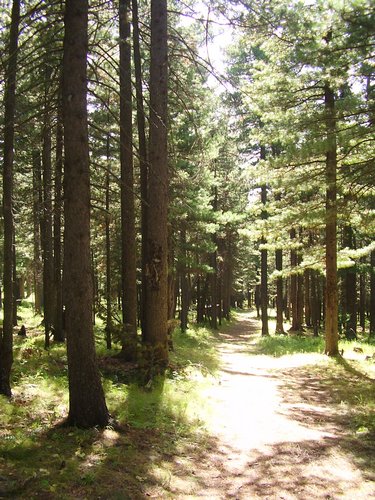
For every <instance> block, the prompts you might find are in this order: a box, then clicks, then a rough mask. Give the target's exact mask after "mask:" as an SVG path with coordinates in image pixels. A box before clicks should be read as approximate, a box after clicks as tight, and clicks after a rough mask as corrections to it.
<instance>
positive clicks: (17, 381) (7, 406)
mask: <svg viewBox="0 0 375 500" xmlns="http://www.w3.org/2000/svg"><path fill="white" fill-rule="evenodd" d="M33 328H34V329H29V330H28V331H29V337H28V338H26V339H22V338H18V337H17V338H15V366H14V380H13V384H14V398H13V400H12V401H11V402H9V401H7V400H6V399H4V398H2V399H1V400H0V412H1V418H2V421H1V425H0V498H7V497H8V498H45V499H48V498H51V499H52V498H61V499H72V498H90V499H91V498H97V499H99V498H103V499H126V498H130V499H142V498H201V497H203V498H217V499H221V498H223V499H224V498H239V499H240V498H243V499H248V498H275V499H276V498H277V499H281V498H285V499H299V498H300V499H304V498H347V499H349V498H350V499H352V498H354V497H356V498H364V499H365V498H372V497H373V496H374V495H375V477H374V469H375V468H374V463H373V457H374V456H375V453H374V452H375V448H374V441H375V440H374V436H375V432H374V431H375V417H374V414H375V412H374V409H375V393H374V392H375V391H374V379H375V372H374V365H375V363H374V361H373V358H372V356H373V353H374V350H375V349H374V346H372V345H370V344H367V343H365V342H357V343H343V344H342V346H341V348H342V349H344V355H343V358H340V359H338V360H335V359H329V358H327V357H326V356H324V355H323V354H322V350H323V347H322V343H321V340H319V339H318V340H316V339H313V338H310V337H309V336H308V335H305V336H304V337H296V336H293V337H284V336H280V337H279V336H278V337H271V338H267V339H262V338H261V337H260V335H259V322H258V321H257V320H256V318H254V316H253V314H250V313H247V312H244V313H240V314H237V318H236V320H235V321H233V322H232V323H231V324H229V325H226V326H225V327H224V328H223V329H222V330H221V331H220V332H219V333H216V334H215V333H213V332H211V331H209V330H208V329H206V328H203V327H201V328H190V329H189V330H188V332H187V333H186V334H182V333H180V332H176V333H175V337H174V344H175V352H174V353H172V356H171V358H172V359H171V368H170V370H169V372H168V374H167V376H166V377H165V378H164V379H156V380H154V381H152V382H150V383H147V384H146V386H143V387H141V386H140V385H139V383H138V380H137V376H136V371H133V372H132V367H127V366H121V364H120V365H119V364H118V363H117V362H113V358H111V357H110V356H109V353H108V352H106V351H105V350H104V348H103V347H102V340H101V338H102V336H99V337H98V345H99V356H100V366H101V370H102V373H103V376H104V386H105V390H106V397H107V402H108V406H109V408H110V411H111V414H112V416H113V422H112V425H111V426H110V427H108V428H107V429H105V430H99V429H93V430H85V431H83V430H78V429H67V428H61V427H59V423H60V422H61V421H62V420H63V418H64V417H65V416H66V413H67V404H68V398H67V381H66V373H67V366H66V355H65V347H64V346H61V345H60V346H58V345H57V346H56V345H54V346H52V347H51V349H50V350H49V351H45V350H44V349H43V348H42V346H43V336H42V335H40V334H39V333H38V325H34V327H33ZM98 333H101V332H100V330H98ZM112 354H113V353H112ZM133 368H134V367H133Z"/></svg>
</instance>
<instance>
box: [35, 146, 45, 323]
mask: <svg viewBox="0 0 375 500" xmlns="http://www.w3.org/2000/svg"><path fill="white" fill-rule="evenodd" d="M40 185H41V158H40V153H39V151H38V150H35V151H33V225H34V238H33V245H34V266H33V271H34V309H35V312H36V313H37V314H41V313H42V295H43V283H42V274H43V268H42V256H41V248H40V245H41V243H40V212H41V200H40V192H41V186H40Z"/></svg>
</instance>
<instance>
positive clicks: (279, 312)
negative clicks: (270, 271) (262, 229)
mask: <svg viewBox="0 0 375 500" xmlns="http://www.w3.org/2000/svg"><path fill="white" fill-rule="evenodd" d="M275 261H276V262H275V264H276V270H277V271H280V272H281V271H282V270H283V251H282V250H281V249H277V250H276V252H275ZM275 333H277V334H284V333H285V332H284V321H283V278H282V276H278V277H277V278H276V331H275Z"/></svg>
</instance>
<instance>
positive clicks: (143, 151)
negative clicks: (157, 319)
mask: <svg viewBox="0 0 375 500" xmlns="http://www.w3.org/2000/svg"><path fill="white" fill-rule="evenodd" d="M132 23H133V53H134V75H135V91H136V100H137V128H138V155H139V169H140V182H141V235H142V247H141V275H142V278H141V281H142V283H141V307H140V310H141V326H142V335H143V331H144V328H143V324H144V306H143V302H144V297H145V294H146V292H145V287H146V260H147V259H146V248H147V234H148V231H147V208H148V154H147V141H146V115H145V111H144V106H143V90H142V59H141V50H140V33H139V21H138V2H137V0H132Z"/></svg>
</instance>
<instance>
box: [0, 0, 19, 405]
mask: <svg viewBox="0 0 375 500" xmlns="http://www.w3.org/2000/svg"><path fill="white" fill-rule="evenodd" d="M19 22H20V2H19V0H13V6H12V16H11V26H10V35H9V52H8V66H7V70H6V75H5V89H4V135H3V141H4V142H3V151H4V155H3V217H4V254H3V259H4V264H3V265H4V276H3V287H4V288H3V289H4V320H3V330H2V332H0V394H4V395H5V396H8V397H10V396H11V395H12V390H11V386H10V373H11V369H12V364H13V243H14V241H13V238H14V227H13V199H12V198H13V156H14V116H15V109H16V74H17V54H18V29H19Z"/></svg>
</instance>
